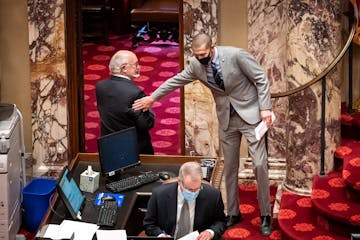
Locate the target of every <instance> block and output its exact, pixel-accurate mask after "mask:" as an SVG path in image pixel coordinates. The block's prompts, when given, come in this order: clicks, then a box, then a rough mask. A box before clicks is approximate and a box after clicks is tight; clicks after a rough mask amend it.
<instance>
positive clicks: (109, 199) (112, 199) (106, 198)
mask: <svg viewBox="0 0 360 240" xmlns="http://www.w3.org/2000/svg"><path fill="white" fill-rule="evenodd" d="M101 201H103V202H104V201H115V197H114V196H105V197H102V198H101Z"/></svg>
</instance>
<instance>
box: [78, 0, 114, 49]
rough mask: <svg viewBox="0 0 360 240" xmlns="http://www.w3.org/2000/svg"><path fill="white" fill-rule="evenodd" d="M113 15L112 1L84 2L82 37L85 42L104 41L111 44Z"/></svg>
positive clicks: (92, 0)
mask: <svg viewBox="0 0 360 240" xmlns="http://www.w3.org/2000/svg"><path fill="white" fill-rule="evenodd" d="M111 13H112V7H111V5H110V0H82V4H81V14H82V27H83V29H82V34H83V35H82V37H83V40H84V41H92V40H98V39H100V40H102V41H103V42H104V43H105V44H109V39H108V36H109V24H110V17H111Z"/></svg>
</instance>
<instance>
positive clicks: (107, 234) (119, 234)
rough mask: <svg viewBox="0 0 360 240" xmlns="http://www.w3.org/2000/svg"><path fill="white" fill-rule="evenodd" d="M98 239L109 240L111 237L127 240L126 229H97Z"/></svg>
mask: <svg viewBox="0 0 360 240" xmlns="http://www.w3.org/2000/svg"><path fill="white" fill-rule="evenodd" d="M96 238H97V240H109V239H118V240H126V239H127V236H126V231H125V230H100V229H99V230H97V231H96Z"/></svg>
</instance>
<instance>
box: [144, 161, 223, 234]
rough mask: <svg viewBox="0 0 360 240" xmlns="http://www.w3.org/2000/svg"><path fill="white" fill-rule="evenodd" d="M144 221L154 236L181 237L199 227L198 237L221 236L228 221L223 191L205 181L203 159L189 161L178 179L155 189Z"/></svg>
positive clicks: (148, 230)
mask: <svg viewBox="0 0 360 240" xmlns="http://www.w3.org/2000/svg"><path fill="white" fill-rule="evenodd" d="M185 207H186V211H187V212H186V211H185V210H184V208H185ZM185 212H186V213H185ZM185 216H186V217H185ZM143 223H144V228H145V231H146V234H147V235H150V236H159V237H162V236H163V237H167V236H174V237H175V239H178V238H181V237H183V236H184V234H188V233H190V232H192V231H196V230H197V231H198V232H199V233H200V234H199V236H198V237H197V240H210V239H216V240H217V239H221V235H222V234H223V232H224V230H225V223H226V218H225V214H224V203H223V201H222V198H221V193H220V191H219V190H218V189H216V188H214V187H212V186H211V185H209V184H203V183H202V171H201V167H200V164H199V163H197V162H186V163H184V164H183V165H182V166H181V167H180V170H179V176H178V179H177V181H176V182H172V183H168V184H163V185H161V186H160V187H158V188H156V189H154V191H153V193H152V195H151V198H150V200H149V203H148V208H147V212H146V216H145V218H144V222H143Z"/></svg>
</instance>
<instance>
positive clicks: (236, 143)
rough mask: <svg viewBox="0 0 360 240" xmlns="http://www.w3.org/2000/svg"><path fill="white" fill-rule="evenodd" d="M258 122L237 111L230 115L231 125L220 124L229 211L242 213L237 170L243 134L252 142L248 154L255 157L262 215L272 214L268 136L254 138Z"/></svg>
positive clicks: (254, 163) (234, 213)
mask: <svg viewBox="0 0 360 240" xmlns="http://www.w3.org/2000/svg"><path fill="white" fill-rule="evenodd" d="M257 125H258V124H254V125H250V124H248V123H246V122H245V121H244V120H242V118H241V117H239V115H238V114H237V113H234V114H233V115H232V116H231V117H230V120H229V127H228V129H227V130H226V131H224V130H222V129H221V128H220V141H221V145H222V148H223V152H224V164H225V165H224V171H225V186H226V195H227V198H226V199H227V212H228V215H237V214H239V199H238V197H239V187H238V171H239V161H240V143H241V136H242V135H244V136H245V137H246V139H247V142H248V145H249V154H250V157H251V158H252V164H253V171H254V174H255V178H256V181H257V199H258V203H259V207H260V213H261V216H266V215H271V214H270V213H271V209H270V190H269V187H270V186H269V185H270V183H269V176H268V162H267V158H268V157H267V151H266V146H265V138H264V137H263V138H261V139H260V141H258V140H256V138H255V127H256V126H257ZM240 197H241V196H240Z"/></svg>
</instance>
